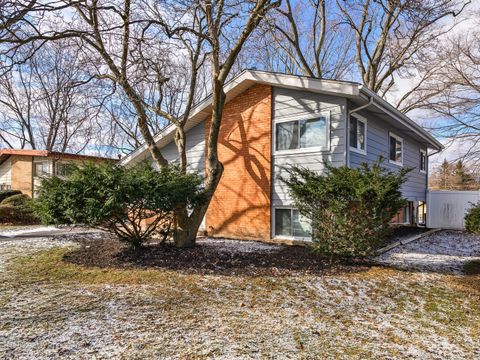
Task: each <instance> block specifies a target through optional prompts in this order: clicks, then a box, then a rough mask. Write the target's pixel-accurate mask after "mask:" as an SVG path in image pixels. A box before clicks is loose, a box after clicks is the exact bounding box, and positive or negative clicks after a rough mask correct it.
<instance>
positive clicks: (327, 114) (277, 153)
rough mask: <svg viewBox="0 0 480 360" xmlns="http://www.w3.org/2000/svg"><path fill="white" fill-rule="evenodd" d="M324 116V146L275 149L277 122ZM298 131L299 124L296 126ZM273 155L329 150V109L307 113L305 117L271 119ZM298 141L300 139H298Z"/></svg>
mask: <svg viewBox="0 0 480 360" xmlns="http://www.w3.org/2000/svg"><path fill="white" fill-rule="evenodd" d="M322 116H323V117H325V118H326V119H327V125H326V128H327V145H326V146H312V147H306V148H298V149H287V150H277V124H281V123H286V122H291V121H297V122H300V121H301V120H312V119H318V118H319V117H322ZM298 129H299V131H300V126H299V127H298ZM272 132H273V141H272V145H273V155H276V156H277V155H280V156H281V155H292V154H306V153H315V152H327V151H330V132H331V128H330V111H322V112H319V113H315V114H308V116H305V117H298V116H296V117H295V118H290V119H288V118H287V119H281V120H274V121H273V131H272ZM298 140H299V141H300V139H298Z"/></svg>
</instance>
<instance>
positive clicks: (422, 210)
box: [417, 201, 427, 225]
mask: <svg viewBox="0 0 480 360" xmlns="http://www.w3.org/2000/svg"><path fill="white" fill-rule="evenodd" d="M426 211H427V209H426V203H425V202H424V201H419V202H418V206H417V224H418V225H425V223H426V218H427V214H426Z"/></svg>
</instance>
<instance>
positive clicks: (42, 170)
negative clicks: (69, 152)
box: [33, 161, 48, 176]
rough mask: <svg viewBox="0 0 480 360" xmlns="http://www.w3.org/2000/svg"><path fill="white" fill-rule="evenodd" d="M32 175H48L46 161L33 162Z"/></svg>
mask: <svg viewBox="0 0 480 360" xmlns="http://www.w3.org/2000/svg"><path fill="white" fill-rule="evenodd" d="M33 171H34V176H45V175H48V161H39V162H34V163H33Z"/></svg>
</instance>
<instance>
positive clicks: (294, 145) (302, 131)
mask: <svg viewBox="0 0 480 360" xmlns="http://www.w3.org/2000/svg"><path fill="white" fill-rule="evenodd" d="M275 137H276V150H279V151H281V150H295V149H304V148H313V147H320V148H325V147H327V145H328V117H327V116H320V117H318V118H315V119H308V120H295V121H286V122H281V123H278V124H276V127H275Z"/></svg>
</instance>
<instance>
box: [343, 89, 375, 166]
mask: <svg viewBox="0 0 480 360" xmlns="http://www.w3.org/2000/svg"><path fill="white" fill-rule="evenodd" d="M370 105H373V96H371V97H370V100H368V103H366V104H365V105H362V106H359V107H357V108H355V109H352V110H349V111H348V113H347V119H346V123H345V124H346V125H345V128H346V129H347V134H346V137H345V138H346V139H347V140H346V144H345V149H346V150H345V153H346V155H345V158H346V159H345V163H346V165H347V167H350V115H352V114H355V113H357V112H359V111H360V110H363V109H365V108H367V107H369V106H370Z"/></svg>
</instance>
